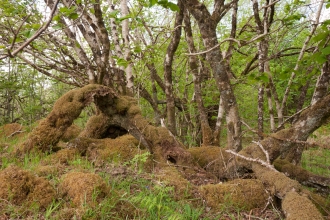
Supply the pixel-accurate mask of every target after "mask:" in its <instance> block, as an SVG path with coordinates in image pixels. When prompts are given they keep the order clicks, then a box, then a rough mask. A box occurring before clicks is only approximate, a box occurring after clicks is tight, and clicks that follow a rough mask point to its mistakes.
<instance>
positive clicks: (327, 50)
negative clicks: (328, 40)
mask: <svg viewBox="0 0 330 220" xmlns="http://www.w3.org/2000/svg"><path fill="white" fill-rule="evenodd" d="M321 53H322V54H323V55H325V56H326V55H329V54H330V46H328V47H326V48H323V49H322V50H321Z"/></svg>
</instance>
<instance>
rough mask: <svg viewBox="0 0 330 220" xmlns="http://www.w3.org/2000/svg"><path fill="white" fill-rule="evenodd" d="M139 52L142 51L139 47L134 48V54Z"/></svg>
mask: <svg viewBox="0 0 330 220" xmlns="http://www.w3.org/2000/svg"><path fill="white" fill-rule="evenodd" d="M141 51H142V49H141V47H140V46H136V47H135V48H134V52H135V53H140V52H141Z"/></svg>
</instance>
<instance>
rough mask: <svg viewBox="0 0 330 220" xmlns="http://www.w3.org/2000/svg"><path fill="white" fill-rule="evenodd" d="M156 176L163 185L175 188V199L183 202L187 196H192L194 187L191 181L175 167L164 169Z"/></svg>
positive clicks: (156, 173)
mask: <svg viewBox="0 0 330 220" xmlns="http://www.w3.org/2000/svg"><path fill="white" fill-rule="evenodd" d="M154 174H155V179H158V181H159V182H160V183H162V184H165V185H167V186H172V187H174V191H175V195H174V196H175V198H176V199H177V200H182V199H184V198H185V197H187V196H190V195H191V190H192V188H193V186H192V185H191V184H190V183H189V181H188V180H187V179H185V178H183V177H182V175H181V174H180V173H179V172H178V170H177V169H176V168H175V167H173V166H166V167H162V169H160V170H158V171H157V172H155V173H154Z"/></svg>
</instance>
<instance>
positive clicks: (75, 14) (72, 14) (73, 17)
mask: <svg viewBox="0 0 330 220" xmlns="http://www.w3.org/2000/svg"><path fill="white" fill-rule="evenodd" d="M78 17H79V15H78V14H77V13H71V14H70V15H69V16H68V18H70V19H72V20H75V19H77V18H78Z"/></svg>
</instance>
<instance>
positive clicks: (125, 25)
mask: <svg viewBox="0 0 330 220" xmlns="http://www.w3.org/2000/svg"><path fill="white" fill-rule="evenodd" d="M120 8H121V14H122V16H123V17H125V16H127V15H128V6H127V0H121V3H120ZM128 21H129V20H128V19H125V20H123V21H122V35H123V39H124V45H125V49H124V59H125V60H126V61H127V67H126V68H125V72H126V82H127V84H126V87H127V92H128V94H129V95H133V93H134V91H133V89H134V77H133V64H132V62H131V50H130V42H129V37H128V33H129V22H128Z"/></svg>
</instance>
